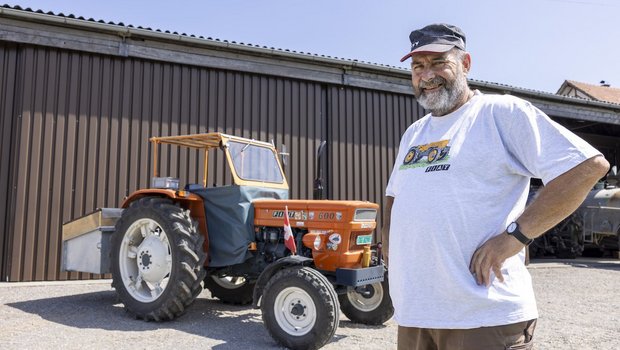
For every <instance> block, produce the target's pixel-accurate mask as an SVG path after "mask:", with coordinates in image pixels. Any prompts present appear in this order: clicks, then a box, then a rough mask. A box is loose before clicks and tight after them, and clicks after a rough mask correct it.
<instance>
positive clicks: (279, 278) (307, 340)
mask: <svg viewBox="0 0 620 350" xmlns="http://www.w3.org/2000/svg"><path fill="white" fill-rule="evenodd" d="M338 308H339V305H338V297H337V295H336V291H335V290H334V287H333V286H332V284H331V283H330V282H329V281H328V280H327V278H325V276H323V275H321V274H320V273H319V272H318V271H316V270H314V269H312V268H309V267H300V266H296V267H290V268H285V269H283V270H280V271H279V272H277V273H276V274H275V275H274V276H273V277H272V278H271V279H270V280H269V282H267V285H266V286H265V289H264V292H263V297H262V301H261V310H262V314H263V322H264V323H265V326H266V327H267V330H268V331H269V333H270V334H271V336H272V337H273V338H274V339H275V340H276V341H277V342H278V343H280V344H282V345H284V346H286V347H288V348H291V349H318V348H320V347H322V346H323V345H325V344H326V343H327V342H328V341H329V340H330V339H331V338H332V337H333V336H334V334H335V333H336V329H337V328H338V322H339V317H340V312H339V311H338Z"/></svg>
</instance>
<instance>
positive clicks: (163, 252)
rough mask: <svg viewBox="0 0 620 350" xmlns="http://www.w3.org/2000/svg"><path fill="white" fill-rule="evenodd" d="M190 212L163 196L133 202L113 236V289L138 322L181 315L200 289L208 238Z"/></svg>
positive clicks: (118, 223)
mask: <svg viewBox="0 0 620 350" xmlns="http://www.w3.org/2000/svg"><path fill="white" fill-rule="evenodd" d="M196 226H197V225H196V223H195V222H194V221H193V220H192V219H191V217H190V216H189V212H188V211H185V210H183V209H182V208H179V207H178V206H175V205H174V204H173V203H172V201H170V200H168V199H164V198H156V197H147V198H142V199H139V200H137V201H135V202H133V203H131V205H130V207H129V208H127V209H125V210H124V211H123V215H122V216H121V218H120V219H119V220H118V222H117V223H116V231H115V233H114V235H113V236H112V259H111V265H112V286H113V287H114V288H115V289H116V291H117V293H118V295H119V297H120V299H121V301H122V302H123V304H124V305H125V309H126V310H127V311H128V312H130V313H131V314H133V315H134V316H135V317H136V318H141V319H144V320H147V321H151V320H153V321H165V320H171V319H173V318H175V317H177V316H180V315H181V314H183V312H184V311H185V308H186V307H187V306H189V305H190V304H191V303H192V302H193V301H194V300H195V299H196V297H197V296H198V294H200V292H201V291H202V286H201V284H200V283H201V282H202V280H203V278H204V275H205V271H204V269H203V264H204V261H205V253H204V252H203V250H202V243H203V241H204V237H203V236H202V235H200V234H199V233H198V232H197V229H196Z"/></svg>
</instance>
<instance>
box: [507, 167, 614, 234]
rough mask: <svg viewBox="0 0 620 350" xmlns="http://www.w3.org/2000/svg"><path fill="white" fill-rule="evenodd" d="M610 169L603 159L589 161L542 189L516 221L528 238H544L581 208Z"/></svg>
mask: <svg viewBox="0 0 620 350" xmlns="http://www.w3.org/2000/svg"><path fill="white" fill-rule="evenodd" d="M608 170H609V163H608V162H607V161H606V160H605V158H603V157H602V156H597V157H593V158H590V159H588V160H586V161H584V162H583V163H581V164H579V165H577V166H576V167H574V168H573V169H571V170H569V171H567V172H566V173H564V174H562V175H560V176H558V177H557V178H555V179H553V180H552V181H551V182H549V183H548V184H547V185H546V186H545V187H543V188H542V189H541V190H540V192H539V193H538V196H537V197H536V199H535V200H534V201H533V202H532V203H531V204H530V205H529V206H528V207H527V208H526V209H525V211H524V212H523V214H522V215H521V216H520V217H519V219H518V220H517V222H518V223H519V226H520V228H521V232H523V234H525V235H526V236H528V237H529V238H536V237H538V236H540V235H542V234H543V233H544V232H546V231H547V230H549V229H551V228H552V227H553V226H555V225H557V224H558V223H559V222H560V221H562V220H563V219H564V218H566V217H567V216H568V215H570V214H571V213H572V212H574V211H575V209H577V207H579V205H580V204H581V203H582V202H583V200H584V199H585V198H586V196H587V194H588V192H589V191H590V190H591V189H592V187H593V186H594V184H595V183H596V181H598V179H600V178H601V177H603V176H604V175H605V173H606V172H607V171H608Z"/></svg>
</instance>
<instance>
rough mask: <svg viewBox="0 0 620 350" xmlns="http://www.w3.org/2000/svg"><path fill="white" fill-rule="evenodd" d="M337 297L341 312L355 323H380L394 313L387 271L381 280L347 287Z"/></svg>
mask: <svg viewBox="0 0 620 350" xmlns="http://www.w3.org/2000/svg"><path fill="white" fill-rule="evenodd" d="M338 299H339V301H340V310H342V313H343V314H345V316H347V317H348V318H349V320H351V321H352V322H355V323H363V324H367V325H380V324H383V323H385V321H387V320H389V319H390V318H391V317H392V315H394V307H393V306H392V299H391V298H390V293H389V289H388V279H387V273H386V274H385V279H384V280H383V282H377V283H373V284H367V285H365V286H360V287H355V288H354V287H347V292H346V293H345V294H340V295H338Z"/></svg>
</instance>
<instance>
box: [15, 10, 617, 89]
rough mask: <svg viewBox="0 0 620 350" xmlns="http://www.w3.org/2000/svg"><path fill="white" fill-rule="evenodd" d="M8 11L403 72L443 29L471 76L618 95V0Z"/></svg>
mask: <svg viewBox="0 0 620 350" xmlns="http://www.w3.org/2000/svg"><path fill="white" fill-rule="evenodd" d="M4 3H6V4H8V5H11V6H16V5H18V6H20V7H22V8H27V7H30V8H32V9H33V10H37V9H40V10H44V11H46V12H47V11H52V12H54V13H64V14H65V15H67V14H74V15H76V16H83V17H85V18H94V19H96V20H99V19H102V20H105V21H106V22H108V21H112V22H115V23H119V22H122V23H124V24H125V25H128V24H132V25H134V26H142V27H149V28H152V29H161V30H169V31H176V32H178V33H186V34H194V35H196V36H203V37H211V38H218V39H221V40H228V41H236V42H241V43H246V44H248V43H251V44H253V45H261V46H267V47H274V48H280V49H288V50H294V51H298V52H306V53H312V54H319V55H325V56H331V57H338V58H344V59H356V60H358V61H363V62H369V63H377V64H382V65H388V66H395V67H401V68H405V69H409V63H408V62H405V63H401V62H400V58H401V57H402V56H403V55H404V54H406V53H407V52H408V51H409V48H410V43H409V33H410V32H411V31H412V30H414V29H418V28H421V27H423V26H425V25H427V24H431V23H450V24H454V25H456V26H458V27H460V28H461V29H462V30H463V31H464V32H465V34H466V36H467V51H469V52H470V54H471V56H472V69H471V72H470V74H469V78H470V79H475V80H480V81H486V82H492V83H499V84H505V85H510V86H513V87H519V88H525V89H531V90H537V91H544V92H550V93H555V92H557V90H558V89H559V88H560V86H561V85H562V83H563V82H564V81H565V80H575V81H579V82H584V83H589V84H594V85H598V84H599V83H600V81H601V80H604V81H605V82H607V83H608V84H611V86H612V87H616V88H620V25H619V24H618V15H620V0H426V1H416V0H408V1H406V0H374V1H371V0H303V1H301V0H245V1H244V0H201V1H188V0H176V1H162V0H123V1H120V0H106V1H86V0H82V1H78V0H53V1H52V0H48V1H44V0H5V2H4Z"/></svg>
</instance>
